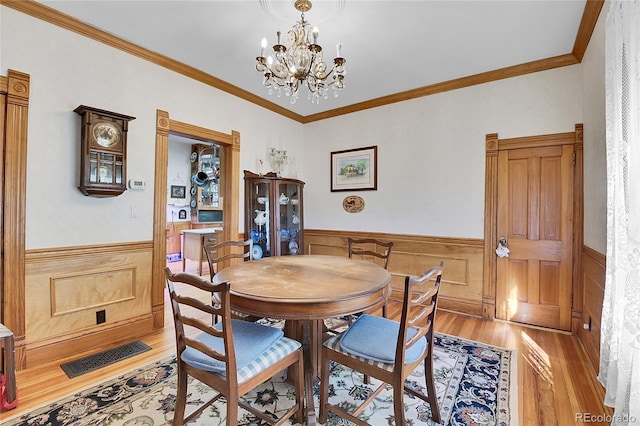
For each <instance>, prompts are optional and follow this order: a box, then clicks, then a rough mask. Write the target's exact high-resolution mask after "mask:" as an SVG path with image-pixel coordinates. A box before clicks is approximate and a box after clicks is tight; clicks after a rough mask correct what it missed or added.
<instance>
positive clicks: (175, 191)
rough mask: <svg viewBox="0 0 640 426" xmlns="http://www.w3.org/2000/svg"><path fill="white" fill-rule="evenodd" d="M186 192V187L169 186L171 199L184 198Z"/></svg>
mask: <svg viewBox="0 0 640 426" xmlns="http://www.w3.org/2000/svg"><path fill="white" fill-rule="evenodd" d="M186 191H187V187H186V186H181V185H171V198H185V197H186Z"/></svg>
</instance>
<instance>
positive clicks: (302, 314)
mask: <svg viewBox="0 0 640 426" xmlns="http://www.w3.org/2000/svg"><path fill="white" fill-rule="evenodd" d="M222 282H230V283H231V291H230V299H231V307H232V309H234V310H237V311H240V312H244V313H247V314H250V315H253V316H258V317H269V318H278V319H285V320H286V321H285V326H284V332H285V335H287V336H288V337H291V338H293V339H296V340H299V341H300V342H302V343H303V345H304V351H305V393H306V404H305V405H306V414H307V424H308V425H311V424H315V409H314V406H313V392H312V389H313V380H314V378H316V377H317V376H318V372H319V365H320V355H321V348H322V335H323V321H322V320H323V319H325V318H332V317H336V316H342V315H348V314H353V313H356V312H363V311H367V310H370V309H374V308H377V307H380V306H382V305H383V304H384V303H385V302H386V300H387V298H388V297H389V295H390V294H391V275H390V274H389V272H388V271H387V270H386V269H384V268H383V267H381V266H379V265H377V264H375V263H373V262H370V261H366V260H361V259H349V258H347V257H338V256H320V255H300V256H274V257H266V258H262V259H258V260H251V261H249V262H242V263H238V264H236V265H232V266H230V267H228V268H225V269H223V270H221V271H220V272H218V273H217V274H216V275H215V276H214V278H213V283H214V284H219V283H222Z"/></svg>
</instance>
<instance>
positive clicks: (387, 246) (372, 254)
mask: <svg viewBox="0 0 640 426" xmlns="http://www.w3.org/2000/svg"><path fill="white" fill-rule="evenodd" d="M347 244H348V246H349V258H350V259H352V258H353V257H354V256H356V257H359V258H362V259H367V258H374V261H375V259H380V260H382V267H383V268H384V269H387V267H388V266H389V258H390V257H391V249H392V248H393V241H381V240H377V239H375V238H352V237H348V238H347ZM376 263H377V262H376ZM382 316H383V317H385V318H386V317H387V304H386V303H385V304H384V305H382Z"/></svg>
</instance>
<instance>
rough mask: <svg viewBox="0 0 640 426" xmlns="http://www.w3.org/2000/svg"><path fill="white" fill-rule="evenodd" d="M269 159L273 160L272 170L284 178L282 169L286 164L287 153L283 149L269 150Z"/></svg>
mask: <svg viewBox="0 0 640 426" xmlns="http://www.w3.org/2000/svg"><path fill="white" fill-rule="evenodd" d="M269 158H270V160H271V168H272V169H273V170H274V171H275V172H276V175H278V177H281V176H282V167H283V166H284V165H285V164H286V162H287V159H288V158H289V157H287V151H286V150H283V149H276V148H273V147H271V148H269Z"/></svg>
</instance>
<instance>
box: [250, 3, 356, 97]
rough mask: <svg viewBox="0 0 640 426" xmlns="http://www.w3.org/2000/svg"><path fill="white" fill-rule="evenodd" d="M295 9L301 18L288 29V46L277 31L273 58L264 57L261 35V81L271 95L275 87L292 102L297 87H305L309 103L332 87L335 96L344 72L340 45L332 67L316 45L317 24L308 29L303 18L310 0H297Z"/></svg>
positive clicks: (341, 82)
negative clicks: (262, 78) (282, 42)
mask: <svg viewBox="0 0 640 426" xmlns="http://www.w3.org/2000/svg"><path fill="white" fill-rule="evenodd" d="M295 8H296V9H297V10H298V11H300V12H301V18H300V21H298V22H296V23H295V24H294V26H293V27H292V28H291V29H290V30H289V32H288V33H287V34H288V36H289V37H288V45H287V46H285V45H283V44H281V41H280V36H281V35H282V33H281V32H280V31H279V30H278V31H277V32H276V35H277V38H278V42H277V44H275V45H274V46H273V54H274V55H273V56H274V57H273V58H272V57H271V56H269V57H267V58H265V56H264V55H265V51H264V50H265V48H266V47H267V39H266V38H263V39H262V43H261V49H260V56H258V57H257V58H256V70H257V71H258V72H261V73H263V75H264V80H263V84H264V86H265V87H266V88H267V89H268V92H269V94H272V93H273V91H274V89H275V91H276V92H277V94H278V96H280V95H281V94H282V93H283V92H284V94H285V95H286V96H289V97H290V98H291V103H295V102H296V101H297V99H298V96H299V95H298V89H299V88H300V86H301V85H304V86H307V89H308V90H309V98H310V99H311V102H312V103H318V102H319V101H320V98H325V99H326V98H327V97H328V90H329V87H331V88H332V89H333V91H334V96H336V97H337V96H338V91H339V90H342V89H343V88H344V77H345V75H346V71H345V67H344V64H345V63H346V62H347V61H346V60H345V59H344V58H343V57H341V55H340V50H341V48H342V46H341V45H340V43H338V44H337V45H336V51H337V57H335V58H334V59H333V65H334V66H333V67H331V68H329V66H327V64H326V63H325V62H324V61H323V58H322V46H320V45H319V44H318V36H319V35H320V31H319V30H318V27H313V29H311V24H309V22H307V21H305V19H304V13H305V12H307V11H309V10H311V2H310V1H309V0H296V2H295Z"/></svg>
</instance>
